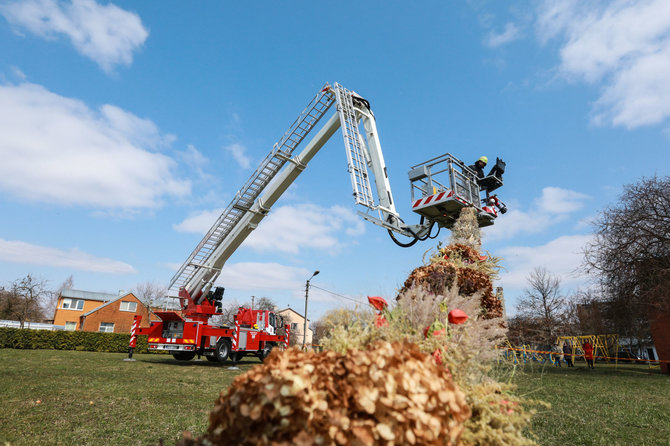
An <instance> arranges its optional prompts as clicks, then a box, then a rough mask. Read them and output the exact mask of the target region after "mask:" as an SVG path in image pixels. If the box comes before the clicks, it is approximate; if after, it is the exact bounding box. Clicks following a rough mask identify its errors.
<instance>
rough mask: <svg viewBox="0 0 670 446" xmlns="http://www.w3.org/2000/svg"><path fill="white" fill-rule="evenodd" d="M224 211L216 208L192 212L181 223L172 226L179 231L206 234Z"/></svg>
mask: <svg viewBox="0 0 670 446" xmlns="http://www.w3.org/2000/svg"><path fill="white" fill-rule="evenodd" d="M223 211H224V209H214V210H211V211H202V212H198V213H195V214H191V215H190V216H189V217H187V218H186V219H185V220H184V221H182V222H181V223H177V224H176V225H172V228H173V229H174V230H175V231H179V232H191V233H194V234H203V235H204V234H206V233H207V231H209V228H211V227H212V225H213V224H214V222H215V221H216V219H217V218H219V216H220V215H221V213H222V212H223Z"/></svg>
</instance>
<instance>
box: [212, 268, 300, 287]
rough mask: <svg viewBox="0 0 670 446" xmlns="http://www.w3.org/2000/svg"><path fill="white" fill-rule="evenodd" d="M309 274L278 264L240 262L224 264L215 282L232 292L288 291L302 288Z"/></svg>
mask: <svg viewBox="0 0 670 446" xmlns="http://www.w3.org/2000/svg"><path fill="white" fill-rule="evenodd" d="M310 273H311V272H310V271H309V270H307V269H305V268H298V267H293V266H286V265H282V264H280V263H260V262H241V263H229V264H226V265H225V266H224V267H223V269H222V270H221V276H219V279H218V280H217V283H218V284H219V285H222V286H224V287H226V288H230V289H234V290H260V289H267V290H289V291H295V290H300V289H301V288H304V284H305V280H306V279H307V278H308V277H309V274H310Z"/></svg>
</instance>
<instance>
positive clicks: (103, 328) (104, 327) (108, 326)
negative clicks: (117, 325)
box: [98, 322, 114, 333]
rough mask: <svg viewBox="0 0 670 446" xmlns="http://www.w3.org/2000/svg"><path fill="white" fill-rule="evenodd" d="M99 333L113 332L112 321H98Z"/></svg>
mask: <svg viewBox="0 0 670 446" xmlns="http://www.w3.org/2000/svg"><path fill="white" fill-rule="evenodd" d="M98 331H99V332H100V333H114V323H112V322H100V330H98Z"/></svg>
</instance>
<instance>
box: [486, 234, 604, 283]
mask: <svg viewBox="0 0 670 446" xmlns="http://www.w3.org/2000/svg"><path fill="white" fill-rule="evenodd" d="M590 239H591V235H566V236H562V237H558V238H557V239H554V240H552V241H550V242H549V243H546V244H544V245H541V246H534V247H530V246H510V247H507V248H503V249H500V250H499V251H498V252H497V253H496V254H499V255H501V256H502V257H503V258H504V265H505V268H506V271H503V272H502V273H501V274H500V281H501V283H502V285H503V286H504V287H505V288H507V287H509V288H516V289H522V288H525V287H526V285H527V282H526V280H527V278H528V275H529V274H530V272H531V271H532V270H533V269H534V268H536V267H538V266H544V267H546V268H547V270H549V271H550V272H551V273H553V274H556V275H558V276H559V277H560V278H561V280H562V285H563V286H567V287H574V286H576V285H579V284H581V283H583V282H584V281H585V277H584V275H581V274H580V273H578V271H577V268H578V267H579V265H580V264H581V263H582V257H583V255H582V248H583V247H584V246H585V245H586V243H587V242H588V241H589V240H590Z"/></svg>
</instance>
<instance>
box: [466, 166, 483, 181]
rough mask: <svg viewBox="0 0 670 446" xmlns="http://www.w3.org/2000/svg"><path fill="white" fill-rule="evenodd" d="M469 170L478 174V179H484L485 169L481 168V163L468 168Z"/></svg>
mask: <svg viewBox="0 0 670 446" xmlns="http://www.w3.org/2000/svg"><path fill="white" fill-rule="evenodd" d="M468 168H469V169H470V170H472V171H473V172H475V173H476V174H477V178H484V168H483V167H479V163H474V164H473V165H472V166H468Z"/></svg>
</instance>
